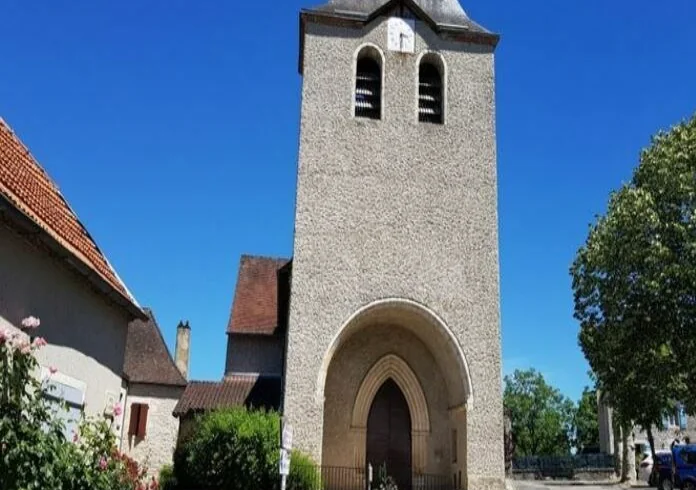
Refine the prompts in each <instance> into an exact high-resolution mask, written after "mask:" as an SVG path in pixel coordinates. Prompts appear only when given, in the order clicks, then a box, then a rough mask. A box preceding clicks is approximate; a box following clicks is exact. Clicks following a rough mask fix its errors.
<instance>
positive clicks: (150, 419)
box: [121, 309, 190, 474]
mask: <svg viewBox="0 0 696 490" xmlns="http://www.w3.org/2000/svg"><path fill="white" fill-rule="evenodd" d="M145 313H146V314H147V316H148V319H147V320H134V321H132V322H131V323H130V325H129V327H128V341H127V343H126V356H125V362H124V367H123V376H124V378H125V379H126V381H127V389H128V393H127V397H126V400H125V403H124V421H125V426H124V428H123V431H122V444H121V448H122V450H123V451H124V452H125V453H127V454H128V455H130V456H131V457H132V458H134V459H135V460H137V461H139V462H141V463H142V464H144V465H145V466H147V468H148V470H149V472H150V473H151V474H157V473H158V472H159V470H160V469H161V468H162V466H164V465H167V464H171V463H172V456H173V454H174V448H175V447H176V436H177V432H178V421H177V419H176V418H175V417H174V416H173V415H172V412H173V411H174V407H175V406H176V404H177V403H178V401H179V398H181V395H182V393H183V391H184V388H185V387H186V376H187V372H188V350H189V337H190V328H189V326H188V324H183V323H180V324H179V327H178V328H177V349H176V355H177V360H176V362H175V360H174V359H173V358H172V356H171V354H170V353H169V350H168V349H167V345H166V343H165V341H164V338H163V337H162V332H161V330H160V328H159V325H158V324H157V320H156V319H155V316H154V313H153V312H152V311H151V310H149V309H145ZM177 365H178V366H179V367H177Z"/></svg>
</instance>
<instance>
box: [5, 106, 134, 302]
mask: <svg viewBox="0 0 696 490" xmlns="http://www.w3.org/2000/svg"><path fill="white" fill-rule="evenodd" d="M0 195H1V196H3V197H5V198H6V199H7V200H9V201H10V202H11V203H12V204H13V206H14V207H16V208H17V209H18V210H19V211H20V212H21V213H23V214H24V215H26V216H27V217H28V218H29V219H31V220H32V221H33V222H34V223H36V224H37V225H38V226H39V227H40V228H41V229H42V230H43V231H45V232H46V233H48V234H49V235H50V236H51V237H52V238H53V239H55V240H56V241H57V242H58V243H60V245H61V246H62V247H64V248H65V249H66V250H67V251H68V252H70V253H71V254H72V255H73V256H75V257H76V258H77V259H79V260H80V261H81V262H83V263H84V264H85V265H87V266H88V267H89V268H90V269H92V270H93V271H95V272H96V273H97V274H98V275H99V276H100V277H101V278H102V279H104V280H105V281H106V282H107V283H108V284H109V285H110V286H111V287H112V288H113V289H114V290H116V291H117V292H118V293H119V294H121V295H122V296H123V297H124V298H126V299H127V300H128V301H129V302H130V303H132V304H134V305H136V306H137V304H136V303H135V299H134V298H133V297H132V296H131V295H130V293H129V292H128V290H127V289H126V286H125V285H124V284H123V282H122V281H121V280H120V279H119V277H118V275H117V274H116V272H115V271H114V269H113V268H112V267H111V265H110V264H109V262H108V261H107V260H106V257H105V256H104V254H103V253H102V252H101V250H99V247H98V246H97V244H96V243H95V242H94V240H93V239H92V237H91V236H90V234H89V232H88V231H87V230H86V229H85V227H84V226H83V225H82V223H81V222H80V220H79V219H78V217H77V215H76V214H75V212H74V211H73V210H72V209H71V208H70V205H69V204H68V203H67V201H66V200H65V198H64V197H63V195H62V194H61V193H60V190H59V189H58V186H57V185H56V184H55V183H54V182H53V181H52V180H51V178H50V177H49V176H48V174H47V173H46V171H45V170H44V169H43V168H42V167H41V165H39V163H38V162H37V161H36V159H35V158H34V157H33V156H32V155H31V153H30V152H29V150H28V149H27V147H26V146H24V144H23V143H22V142H21V141H20V140H19V138H18V137H17V136H16V135H15V134H14V132H13V131H12V129H11V128H10V127H9V126H8V125H7V123H6V122H5V121H4V120H3V119H2V118H0Z"/></svg>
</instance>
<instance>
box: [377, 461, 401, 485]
mask: <svg viewBox="0 0 696 490" xmlns="http://www.w3.org/2000/svg"><path fill="white" fill-rule="evenodd" d="M374 488H376V489H377V490H398V487H397V485H396V480H394V478H393V477H391V476H389V474H388V473H387V467H386V465H382V466H380V467H379V468H377V475H376V477H375V481H374Z"/></svg>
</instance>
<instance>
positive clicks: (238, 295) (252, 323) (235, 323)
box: [227, 255, 290, 335]
mask: <svg viewBox="0 0 696 490" xmlns="http://www.w3.org/2000/svg"><path fill="white" fill-rule="evenodd" d="M289 262H290V259H282V258H271V257H258V256H251V255H243V256H242V258H241V260H240V262H239V272H238V274H237V286H236V287H235V292H234V300H233V302H232V311H231V312H230V321H229V323H228V325H227V333H241V334H258V335H272V334H273V333H274V332H275V330H276V328H277V327H278V326H279V323H280V322H279V315H278V304H279V284H278V274H279V272H280V270H281V269H282V268H283V267H285V266H286V265H288V263H289ZM281 289H282V288H281ZM281 299H282V298H281Z"/></svg>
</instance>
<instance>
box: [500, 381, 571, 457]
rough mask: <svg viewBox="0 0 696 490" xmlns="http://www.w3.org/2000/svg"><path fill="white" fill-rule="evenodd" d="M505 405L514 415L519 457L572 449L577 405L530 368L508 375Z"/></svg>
mask: <svg viewBox="0 0 696 490" xmlns="http://www.w3.org/2000/svg"><path fill="white" fill-rule="evenodd" d="M503 397H504V404H505V408H506V410H507V411H508V413H509V414H510V421H511V425H512V434H513V437H514V440H515V454H516V455H517V456H552V455H565V454H568V453H569V452H570V447H571V441H572V433H573V418H574V416H575V405H574V404H573V402H572V401H571V400H570V399H568V398H566V397H564V396H563V395H562V394H561V392H560V391H559V390H558V389H557V388H554V387H553V386H551V385H549V384H548V383H547V382H546V380H545V379H544V376H543V375H542V374H541V373H539V372H537V371H535V370H534V369H529V370H526V371H520V370H516V371H515V372H514V373H513V374H512V376H506V377H505V391H504V393H503Z"/></svg>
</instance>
